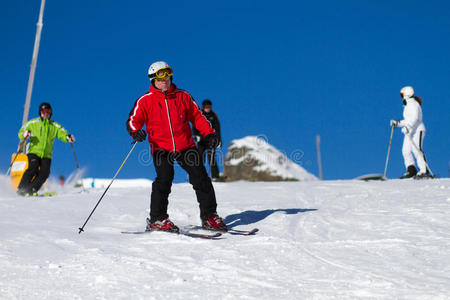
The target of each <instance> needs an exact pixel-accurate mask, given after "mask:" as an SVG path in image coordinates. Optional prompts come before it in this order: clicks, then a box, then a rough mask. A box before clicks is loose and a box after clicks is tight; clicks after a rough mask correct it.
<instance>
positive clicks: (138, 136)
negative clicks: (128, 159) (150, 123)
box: [131, 129, 147, 142]
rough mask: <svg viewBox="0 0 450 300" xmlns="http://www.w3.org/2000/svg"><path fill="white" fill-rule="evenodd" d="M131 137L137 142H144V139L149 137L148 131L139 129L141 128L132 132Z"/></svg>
mask: <svg viewBox="0 0 450 300" xmlns="http://www.w3.org/2000/svg"><path fill="white" fill-rule="evenodd" d="M131 137H132V138H133V139H134V140H135V141H137V142H142V141H145V138H146V137H147V133H145V131H144V130H142V129H139V130H137V131H135V132H133V133H132V134H131Z"/></svg>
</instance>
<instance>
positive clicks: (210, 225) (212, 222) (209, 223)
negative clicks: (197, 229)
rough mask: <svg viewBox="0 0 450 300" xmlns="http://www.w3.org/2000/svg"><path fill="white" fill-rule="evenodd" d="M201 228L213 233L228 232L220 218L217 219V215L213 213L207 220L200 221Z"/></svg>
mask: <svg viewBox="0 0 450 300" xmlns="http://www.w3.org/2000/svg"><path fill="white" fill-rule="evenodd" d="M202 227H203V228H204V229H208V230H214V231H228V229H227V225H225V223H224V222H223V220H222V218H221V217H219V216H218V215H217V213H213V214H211V215H210V216H209V218H208V219H205V220H202Z"/></svg>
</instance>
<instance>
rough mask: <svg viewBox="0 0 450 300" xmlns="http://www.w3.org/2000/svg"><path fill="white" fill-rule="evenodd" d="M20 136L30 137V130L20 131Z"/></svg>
mask: <svg viewBox="0 0 450 300" xmlns="http://www.w3.org/2000/svg"><path fill="white" fill-rule="evenodd" d="M22 136H23V137H24V139H27V138H29V137H30V132H29V131H28V130H25V131H24V132H23V133H22Z"/></svg>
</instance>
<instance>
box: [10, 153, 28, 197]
mask: <svg viewBox="0 0 450 300" xmlns="http://www.w3.org/2000/svg"><path fill="white" fill-rule="evenodd" d="M11 162H13V165H12V166H11V175H10V176H11V188H12V189H13V190H14V191H16V190H17V187H18V186H19V183H20V180H22V176H23V173H25V171H26V169H28V156H27V155H26V154H24V153H19V154H16V153H14V154H13V155H12V157H11Z"/></svg>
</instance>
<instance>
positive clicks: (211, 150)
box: [208, 148, 215, 178]
mask: <svg viewBox="0 0 450 300" xmlns="http://www.w3.org/2000/svg"><path fill="white" fill-rule="evenodd" d="M214 150H215V149H214V148H212V149H209V151H208V152H209V154H210V155H211V158H210V160H209V178H212V163H213V159H214Z"/></svg>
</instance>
